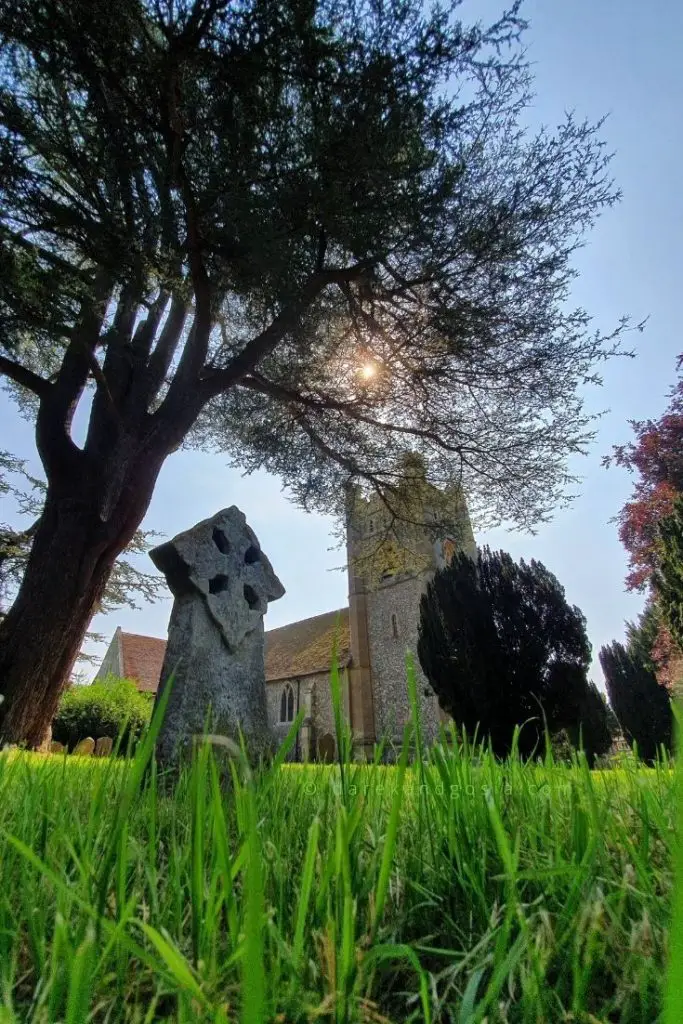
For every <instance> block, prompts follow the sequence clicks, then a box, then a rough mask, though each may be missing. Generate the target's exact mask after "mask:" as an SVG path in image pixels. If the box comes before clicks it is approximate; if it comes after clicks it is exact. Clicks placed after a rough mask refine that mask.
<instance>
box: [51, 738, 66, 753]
mask: <svg viewBox="0 0 683 1024" xmlns="http://www.w3.org/2000/svg"><path fill="white" fill-rule="evenodd" d="M65 750H66V747H65V746H64V744H63V743H58V742H57V740H52V741H51V743H50V753H51V754H63V753H64V751H65Z"/></svg>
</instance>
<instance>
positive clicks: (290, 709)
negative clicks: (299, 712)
mask: <svg viewBox="0 0 683 1024" xmlns="http://www.w3.org/2000/svg"><path fill="white" fill-rule="evenodd" d="M280 721H281V722H293V721H294V690H293V689H292V687H291V686H290V685H289V683H287V685H286V686H285V688H284V690H283V691H282V696H281V697H280Z"/></svg>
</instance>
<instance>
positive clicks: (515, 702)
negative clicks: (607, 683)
mask: <svg viewBox="0 0 683 1024" xmlns="http://www.w3.org/2000/svg"><path fill="white" fill-rule="evenodd" d="M590 653H591V648H590V644H589V642H588V637H587V635H586V623H585V619H584V617H583V615H582V614H581V612H580V611H579V609H578V608H576V607H572V606H570V605H569V604H568V603H567V601H566V599H565V595H564V590H563V588H562V587H561V585H560V584H559V582H558V580H557V579H556V577H555V576H553V574H552V573H551V572H549V571H548V569H546V568H545V566H544V565H542V564H541V563H540V562H536V561H534V560H532V561H531V562H529V563H528V564H527V563H526V562H524V561H523V560H522V561H521V562H520V563H517V562H515V561H514V560H513V559H512V558H511V557H510V555H508V554H506V553H505V552H502V551H501V552H493V553H492V552H491V551H490V550H489V549H488V548H486V547H485V548H482V549H480V551H479V555H478V558H477V561H476V562H475V561H473V560H472V559H471V558H469V557H468V556H467V555H465V554H460V555H458V556H457V557H456V558H455V559H454V560H453V561H452V562H451V564H450V565H449V566H447V567H446V568H445V569H442V570H440V571H438V572H437V573H436V574H435V576H434V578H433V580H432V581H431V582H430V583H429V584H428V587H427V591H426V593H425V595H424V596H423V597H422V601H421V606H420V628H419V640H418V654H419V658H420V663H421V665H422V668H423V670H424V673H425V675H426V676H427V678H428V680H429V682H430V683H431V685H432V687H433V689H434V691H435V692H436V694H437V696H438V698H439V703H440V705H441V707H442V708H443V709H444V710H445V711H447V712H448V714H450V715H451V716H452V717H453V719H454V720H455V721H456V722H457V723H458V724H459V725H462V726H464V727H465V728H466V730H467V731H468V733H470V734H473V733H474V732H475V730H476V729H477V728H479V731H480V735H482V734H483V735H484V736H488V737H490V740H491V744H492V748H493V750H494V752H495V753H496V754H498V755H499V756H505V755H506V754H507V753H509V751H510V748H511V744H512V739H513V732H514V730H515V727H516V726H524V727H523V729H522V732H521V737H520V752H521V753H522V754H524V755H529V754H531V753H532V752H533V751H534V750H540V751H541V752H542V750H543V746H544V740H543V737H544V730H545V727H546V724H547V728H548V731H549V732H550V733H551V734H552V733H555V732H557V731H559V730H560V729H562V728H567V729H568V728H570V727H574V728H575V729H576V731H577V732H578V726H579V723H580V722H581V714H582V711H583V712H585V713H587V714H588V715H589V717H590V716H594V714H595V707H594V702H592V698H591V696H590V694H589V693H588V685H587V680H586V671H587V668H588V665H589V662H590Z"/></svg>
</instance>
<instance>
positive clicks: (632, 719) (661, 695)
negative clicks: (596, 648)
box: [600, 640, 673, 761]
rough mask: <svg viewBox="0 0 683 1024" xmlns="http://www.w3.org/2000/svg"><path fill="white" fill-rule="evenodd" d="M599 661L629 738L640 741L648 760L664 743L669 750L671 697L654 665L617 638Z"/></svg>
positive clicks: (620, 720) (639, 744)
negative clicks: (653, 668) (643, 660)
mask: <svg viewBox="0 0 683 1024" xmlns="http://www.w3.org/2000/svg"><path fill="white" fill-rule="evenodd" d="M600 664H601V665H602V671H603V672H604V674H605V682H606V685H607V693H608V694H609V700H610V704H611V705H612V708H613V709H614V713H615V715H616V716H617V719H618V720H619V724H620V725H621V728H622V730H623V732H624V736H625V737H626V739H627V740H628V741H629V742H631V743H633V742H636V743H637V744H638V752H639V754H640V756H641V757H643V758H644V759H645V760H646V761H653V760H654V759H655V758H656V756H657V754H658V752H659V750H660V748H661V747H662V746H663V747H664V748H666V749H667V750H670V749H671V745H672V729H673V718H672V713H671V701H670V698H669V693H668V691H667V689H666V687H665V686H663V685H662V684H661V683H659V682H658V681H657V677H656V676H655V674H654V672H653V671H652V669H651V668H649V667H648V666H647V665H646V664H643V662H642V661H641V660H640V659H639V657H638V655H637V653H635V652H633V651H629V650H628V649H627V648H626V647H624V645H623V644H620V643H619V642H618V641H616V640H615V641H614V642H613V643H612V644H609V645H606V646H605V647H602V648H601V650H600Z"/></svg>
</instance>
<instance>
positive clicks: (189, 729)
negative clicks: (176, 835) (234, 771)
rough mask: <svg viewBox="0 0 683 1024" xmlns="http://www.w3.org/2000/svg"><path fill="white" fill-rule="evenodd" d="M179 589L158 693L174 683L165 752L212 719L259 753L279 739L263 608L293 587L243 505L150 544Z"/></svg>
mask: <svg viewBox="0 0 683 1024" xmlns="http://www.w3.org/2000/svg"><path fill="white" fill-rule="evenodd" d="M150 557H151V559H152V561H153V562H154V564H155V565H156V567H157V568H158V569H160V570H161V572H163V574H164V575H165V576H166V580H167V582H168V585H169V587H170V589H171V591H172V593H173V597H174V598H175V600H174V602H173V610H172V612H171V620H170V622H169V626H168V644H167V646H166V654H165V657H164V665H163V668H162V670H161V681H160V685H159V690H158V692H157V701H159V699H160V697H161V694H162V693H163V692H164V688H165V686H166V684H167V682H168V680H169V677H170V676H171V675H172V676H173V680H172V686H171V694H170V698H169V702H168V705H167V708H166V715H165V718H164V722H163V725H162V727H161V732H160V734H159V738H158V741H157V755H158V757H159V760H160V761H161V762H162V763H166V764H171V763H174V762H176V761H177V760H178V759H179V757H180V756H181V754H182V753H183V751H184V750H186V749H187V748H188V746H189V745H190V744H191V741H192V737H193V736H198V735H201V733H202V732H204V731H205V729H206V728H207V726H208V728H209V729H210V731H211V732H212V733H214V734H219V735H223V736H228V737H229V738H230V739H233V740H237V738H238V734H239V731H240V730H241V732H242V733H243V735H244V737H245V740H246V743H247V747H248V749H249V751H250V754H251V755H252V756H254V757H258V755H259V754H260V753H262V752H265V751H266V750H267V749H268V748H269V747H270V744H271V736H270V730H269V727H268V717H267V709H266V686H265V667H264V629H263V616H264V614H265V612H266V610H267V608H268V602H269V601H275V600H277V599H278V598H279V597H282V595H283V594H284V592H285V590H284V587H283V586H282V584H281V583H280V581H279V579H278V578H277V576H276V575H275V573H274V572H273V568H272V566H271V564H270V562H269V561H268V559H267V558H266V556H265V555H264V554H263V552H262V551H261V548H260V545H259V542H258V540H257V539H256V535H255V534H254V532H253V530H251V529H250V527H249V526H248V525H247V521H246V519H245V516H244V514H243V513H242V512H240V510H239V509H238V508H237V507H236V506H235V505H233V506H231V508H226V509H223V511H222V512H218V513H217V514H216V515H215V516H213V518H211V519H204V520H203V521H202V522H201V523H197V525H196V526H193V527H192V529H190V530H187V531H186V532H185V533H180V534H178V536H177V537H174V538H173V540H171V541H168V543H166V544H161V545H160V546H159V547H157V548H154V550H153V551H151V552H150Z"/></svg>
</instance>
